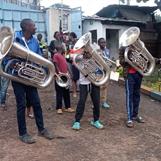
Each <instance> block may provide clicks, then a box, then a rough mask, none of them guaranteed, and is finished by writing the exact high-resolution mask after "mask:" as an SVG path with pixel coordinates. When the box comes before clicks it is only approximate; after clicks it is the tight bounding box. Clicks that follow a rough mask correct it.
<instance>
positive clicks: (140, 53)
mask: <svg viewBox="0 0 161 161" xmlns="http://www.w3.org/2000/svg"><path fill="white" fill-rule="evenodd" d="M139 35H140V29H139V28H138V27H130V28H129V29H127V30H125V32H124V33H123V34H122V35H121V37H120V40H119V41H120V47H121V46H122V47H125V48H126V49H125V53H124V57H125V61H126V62H128V63H129V64H130V65H131V66H132V67H134V68H135V69H136V70H137V71H138V72H139V73H140V74H142V75H143V76H149V75H151V73H152V72H153V71H154V68H155V59H154V58H153V56H152V55H151V54H150V52H149V51H148V50H147V49H146V47H145V45H144V42H142V41H141V40H140V39H139Z"/></svg>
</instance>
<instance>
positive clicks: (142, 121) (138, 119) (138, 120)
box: [132, 116, 145, 123]
mask: <svg viewBox="0 0 161 161" xmlns="http://www.w3.org/2000/svg"><path fill="white" fill-rule="evenodd" d="M132 120H134V121H137V122H138V123H145V121H144V119H143V118H142V117H141V116H137V117H133V118H132Z"/></svg>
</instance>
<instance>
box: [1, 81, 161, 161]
mask: <svg viewBox="0 0 161 161" xmlns="http://www.w3.org/2000/svg"><path fill="white" fill-rule="evenodd" d="M9 95H10V96H9V98H8V103H7V104H8V111H5V112H4V111H2V110H0V115H1V117H0V161H161V103H160V102H157V101H154V100H151V99H150V98H149V97H148V96H145V95H142V96H141V109H140V114H141V115H142V116H143V117H144V118H145V121H146V123H144V124H138V123H135V127H134V128H132V129H129V128H127V127H126V126H125V124H124V122H125V119H126V112H125V95H124V88H123V86H121V85H118V84H117V83H110V86H109V92H108V100H109V103H110V105H111V108H110V109H109V110H106V109H101V118H100V119H101V121H102V122H103V124H104V126H105V128H104V129H103V130H97V129H95V128H94V127H92V126H90V124H89V121H90V120H91V119H92V109H91V105H92V104H91V100H90V97H88V101H87V103H86V110H85V113H84V117H83V119H82V121H81V127H82V128H81V130H80V131H78V132H76V131H74V130H72V129H71V125H72V121H73V120H74V113H72V114H70V113H63V115H58V114H56V111H55V92H54V90H53V87H52V86H50V87H49V88H47V89H45V90H41V91H40V96H41V104H42V108H43V114H44V121H45V125H46V127H48V129H50V130H51V131H52V132H53V133H54V135H55V139H53V140H52V141H48V140H46V139H44V138H41V137H38V136H37V128H36V126H35V121H34V120H32V119H29V118H27V127H28V132H29V133H30V134H31V135H33V136H34V137H35V138H36V141H37V142H36V143H35V144H32V145H26V144H24V143H22V142H21V141H19V140H18V135H17V134H18V131H17V122H16V104H15V98H14V95H13V91H12V88H11V87H10V88H9ZM77 99H78V98H73V97H72V95H71V101H72V106H73V107H76V104H77ZM49 107H53V108H54V110H49V109H48V108H49Z"/></svg>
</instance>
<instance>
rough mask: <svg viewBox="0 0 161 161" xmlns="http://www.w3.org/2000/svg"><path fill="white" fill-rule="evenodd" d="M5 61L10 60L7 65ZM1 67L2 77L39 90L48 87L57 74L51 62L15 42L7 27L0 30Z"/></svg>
mask: <svg viewBox="0 0 161 161" xmlns="http://www.w3.org/2000/svg"><path fill="white" fill-rule="evenodd" d="M4 59H8V60H7V63H6V64H5V65H4V63H3V61H4ZM0 66H1V67H0V75H1V76H4V77H7V78H9V79H11V80H14V81H17V82H20V83H22V84H26V85H31V86H34V87H37V88H44V87H46V86H48V85H49V84H50V82H51V81H52V79H53V76H54V73H55V67H54V65H53V64H52V63H51V62H50V61H49V60H47V59H45V58H43V57H42V56H40V55H38V54H36V53H34V52H32V51H31V50H29V49H27V48H25V47H24V46H22V45H20V44H19V43H16V42H14V34H13V32H12V29H11V28H10V27H7V26H3V27H1V28H0Z"/></svg>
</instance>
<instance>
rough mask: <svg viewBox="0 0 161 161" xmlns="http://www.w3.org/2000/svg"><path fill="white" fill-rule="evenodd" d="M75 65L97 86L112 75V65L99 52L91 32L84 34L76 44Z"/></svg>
mask: <svg viewBox="0 0 161 161" xmlns="http://www.w3.org/2000/svg"><path fill="white" fill-rule="evenodd" d="M73 49H74V50H75V51H76V54H72V55H73V62H74V65H75V66H76V67H77V68H78V70H80V72H81V73H82V74H83V75H84V76H85V77H86V78H87V79H88V80H89V81H91V82H92V83H93V84H95V85H96V86H101V85H103V84H104V83H106V82H107V81H108V79H109V76H110V67H109V66H108V64H107V63H106V62H105V61H104V59H103V58H102V56H101V55H100V54H98V53H97V50H98V48H97V46H96V45H95V44H92V43H91V33H90V32H88V33H86V34H84V35H83V36H82V37H81V38H80V39H79V40H78V41H77V42H76V44H75V46H74V48H73Z"/></svg>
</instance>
